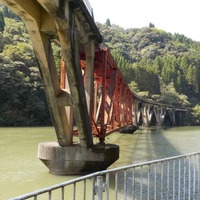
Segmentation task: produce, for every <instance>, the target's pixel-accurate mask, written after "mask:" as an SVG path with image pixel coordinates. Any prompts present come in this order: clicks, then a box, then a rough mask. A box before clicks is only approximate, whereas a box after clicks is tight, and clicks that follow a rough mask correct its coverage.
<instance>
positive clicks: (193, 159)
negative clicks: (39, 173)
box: [10, 153, 200, 200]
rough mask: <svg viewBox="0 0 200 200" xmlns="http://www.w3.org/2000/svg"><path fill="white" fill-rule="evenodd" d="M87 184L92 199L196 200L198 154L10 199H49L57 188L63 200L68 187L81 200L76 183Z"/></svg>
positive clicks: (199, 174)
mask: <svg viewBox="0 0 200 200" xmlns="http://www.w3.org/2000/svg"><path fill="white" fill-rule="evenodd" d="M86 181H90V183H89V184H90V185H89V187H90V192H91V194H90V195H89V196H90V197H91V199H92V200H94V199H98V200H102V199H106V200H109V199H111V200H112V199H141V200H142V199H178V200H181V199H199V197H200V153H191V154H186V155H180V156H174V157H170V158H164V159H159V160H154V161H148V162H143V163H139V164H132V165H128V166H123V167H118V168H115V169H109V170H104V171H99V172H96V173H93V174H89V175H86V176H82V177H79V178H76V179H73V180H70V181H66V182H63V183H60V184H57V185H54V186H51V187H47V188H44V189H41V190H38V191H35V192H32V193H29V194H25V195H21V196H18V197H15V198H12V199H10V200H22V199H28V198H31V197H32V198H34V199H37V197H40V195H41V194H48V199H52V195H53V192H54V190H58V189H60V194H61V199H63V200H64V199H65V192H64V189H67V188H68V187H73V188H72V190H71V191H73V199H74V200H76V199H78V198H77V193H78V194H80V192H81V191H82V193H83V194H80V195H81V199H89V196H88V194H86V191H85V189H84V190H79V188H78V183H81V184H82V183H83V185H84V188H86ZM87 186H88V185H87ZM113 187H114V188H113ZM76 190H77V192H76ZM86 195H87V196H86ZM43 199H44V198H43Z"/></svg>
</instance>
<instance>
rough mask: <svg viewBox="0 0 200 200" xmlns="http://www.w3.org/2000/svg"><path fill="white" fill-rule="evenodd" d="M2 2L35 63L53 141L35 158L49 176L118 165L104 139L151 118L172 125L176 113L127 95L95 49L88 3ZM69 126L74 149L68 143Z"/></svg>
mask: <svg viewBox="0 0 200 200" xmlns="http://www.w3.org/2000/svg"><path fill="white" fill-rule="evenodd" d="M1 2H2V3H4V4H5V5H6V6H8V7H9V8H10V9H11V10H12V11H14V12H15V13H16V14H17V15H19V16H20V17H21V18H22V19H23V20H24V22H25V24H26V27H27V30H28V32H29V35H30V39H31V41H32V45H33V48H34V51H35V55H36V58H37V60H38V63H39V69H40V73H41V79H42V82H43V84H44V90H45V94H46V98H47V102H48V105H49V109H50V111H51V115H52V121H53V124H54V127H55V131H56V136H57V140H58V142H57V143H56V144H55V143H53V144H50V143H47V144H42V145H40V146H39V158H40V159H41V160H42V161H43V162H44V163H45V164H46V165H47V167H48V168H49V169H50V171H51V172H52V173H55V174H69V173H80V172H87V171H88V170H92V169H93V168H94V166H95V169H93V170H99V169H104V168H106V167H108V166H109V165H110V164H112V163H113V162H114V161H115V160H116V159H118V157H119V147H118V146H116V145H113V146H109V147H108V146H106V145H105V144H104V140H105V136H106V134H108V133H110V132H113V131H116V130H118V129H122V128H125V127H127V126H129V127H130V129H129V131H130V130H131V131H132V130H133V127H134V126H136V127H137V126H138V125H139V122H140V119H141V118H142V121H143V124H144V125H146V126H149V125H150V121H151V117H152V116H153V115H154V116H156V119H157V122H158V124H160V125H161V124H162V120H163V118H165V114H166V113H167V112H168V111H169V110H171V111H172V112H171V113H172V114H170V116H171V118H172V119H174V122H175V114H174V113H175V111H176V108H173V107H170V106H169V105H160V104H158V103H156V102H153V101H148V100H146V99H143V98H141V97H138V96H137V95H135V94H133V93H132V92H131V91H130V89H129V87H128V85H127V84H126V82H125V80H124V78H123V76H122V74H121V72H120V70H119V68H118V67H117V64H116V62H115V61H114V59H113V57H112V55H111V53H110V51H109V50H108V49H107V48H102V47H100V46H101V45H100V44H101V43H102V42H103V39H102V36H101V34H100V32H99V30H98V28H97V27H96V25H95V22H94V19H93V12H92V8H91V6H90V4H89V2H88V1H87V0H84V1H83V0H54V1H52V0H26V1H23V0H1ZM55 41H56V43H58V44H59V45H60V49H61V57H62V59H63V60H62V68H61V81H60V78H59V75H58V72H57V70H56V64H55V59H54V54H53V51H52V42H55ZM180 111H182V110H180ZM74 124H75V125H76V127H77V134H78V137H79V141H80V143H79V145H78V147H77V145H74V141H73V135H74V130H73V127H74ZM93 135H95V136H97V137H99V140H100V146H96V145H94V144H93ZM61 147H63V148H61ZM49 154H50V155H49ZM99 154H101V155H102V156H101V157H99V156H97V155H99ZM72 155H73V156H72ZM54 156H55V157H54ZM96 159H97V160H96ZM94 163H95V164H94ZM74 166H76V167H74ZM75 168H76V169H75ZM70 170H71V171H70Z"/></svg>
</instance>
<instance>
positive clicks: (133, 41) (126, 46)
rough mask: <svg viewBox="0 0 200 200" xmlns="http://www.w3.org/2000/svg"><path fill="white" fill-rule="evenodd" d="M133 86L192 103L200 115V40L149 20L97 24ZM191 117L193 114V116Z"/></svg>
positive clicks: (143, 92) (149, 93)
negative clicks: (141, 23) (127, 26)
mask: <svg viewBox="0 0 200 200" xmlns="http://www.w3.org/2000/svg"><path fill="white" fill-rule="evenodd" d="M97 25H98V27H99V29H100V31H101V33H102V35H103V37H104V41H105V44H106V45H107V46H108V47H109V49H110V50H111V52H112V54H113V56H114V57H115V60H116V61H117V63H118V66H119V68H120V69H121V71H122V72H123V74H124V77H125V79H126V81H127V83H128V84H129V86H130V88H131V89H132V90H133V91H134V92H136V93H138V94H139V95H142V96H145V97H147V98H151V99H154V100H157V101H160V102H163V103H168V104H173V105H178V106H180V105H182V106H187V107H188V106H189V107H191V108H193V109H194V110H195V112H194V113H193V114H194V115H195V116H196V117H197V118H198V119H197V118H196V120H195V119H193V122H194V121H195V122H197V123H198V121H199V118H200V106H199V105H200V104H199V103H200V42H196V41H193V40H191V39H189V38H187V37H185V36H184V35H180V34H174V35H173V34H171V33H167V32H165V31H164V30H160V29H158V28H156V27H155V26H154V24H152V23H150V24H149V26H147V27H143V28H141V29H138V28H132V29H124V28H122V27H119V26H117V25H111V23H110V21H109V20H107V21H106V23H105V24H100V23H97ZM190 117H191V116H190Z"/></svg>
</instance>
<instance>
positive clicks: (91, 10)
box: [83, 0, 94, 18]
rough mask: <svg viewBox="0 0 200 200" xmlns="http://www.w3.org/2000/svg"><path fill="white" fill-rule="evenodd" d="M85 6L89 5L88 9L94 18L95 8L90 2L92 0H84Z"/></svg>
mask: <svg viewBox="0 0 200 200" xmlns="http://www.w3.org/2000/svg"><path fill="white" fill-rule="evenodd" d="M83 2H84V4H85V6H86V7H87V10H88V11H89V13H90V15H91V16H92V18H94V15H93V8H92V6H91V4H90V2H89V1H88V0H83Z"/></svg>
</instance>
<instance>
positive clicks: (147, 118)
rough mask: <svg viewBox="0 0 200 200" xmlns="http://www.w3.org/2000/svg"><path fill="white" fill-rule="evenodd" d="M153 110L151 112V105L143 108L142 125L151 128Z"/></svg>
mask: <svg viewBox="0 0 200 200" xmlns="http://www.w3.org/2000/svg"><path fill="white" fill-rule="evenodd" d="M152 114H153V110H151V105H149V104H145V105H143V106H142V125H143V126H146V127H149V126H150V122H151V118H152Z"/></svg>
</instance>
